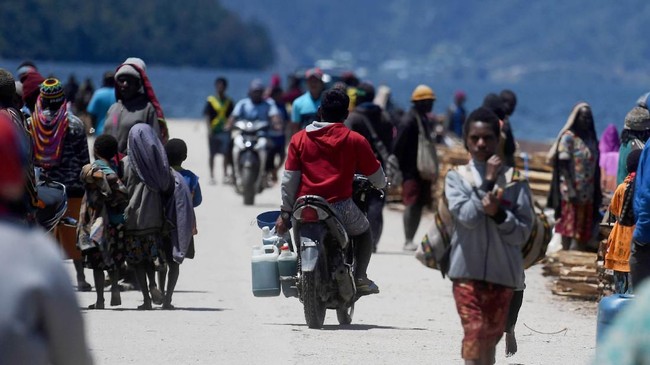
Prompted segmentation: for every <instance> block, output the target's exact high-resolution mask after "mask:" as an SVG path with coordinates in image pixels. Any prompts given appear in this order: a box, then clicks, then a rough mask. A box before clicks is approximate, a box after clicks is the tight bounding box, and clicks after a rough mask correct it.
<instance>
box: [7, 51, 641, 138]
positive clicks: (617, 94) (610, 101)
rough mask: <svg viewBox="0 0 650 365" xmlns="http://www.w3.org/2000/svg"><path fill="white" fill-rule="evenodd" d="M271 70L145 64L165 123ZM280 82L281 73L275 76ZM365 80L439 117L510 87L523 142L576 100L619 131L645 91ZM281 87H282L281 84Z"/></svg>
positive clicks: (531, 81)
mask: <svg viewBox="0 0 650 365" xmlns="http://www.w3.org/2000/svg"><path fill="white" fill-rule="evenodd" d="M36 63H37V65H38V67H39V71H40V72H41V74H43V76H46V77H47V76H49V75H54V76H56V77H58V78H60V79H61V80H62V81H63V82H66V81H67V79H68V77H69V76H70V75H71V74H74V75H75V76H76V78H77V80H78V82H79V83H81V81H83V80H84V79H85V78H90V79H91V80H92V81H93V84H94V86H95V87H99V86H100V84H101V76H102V74H103V73H104V72H105V71H107V70H114V69H115V68H116V66H117V64H84V63H69V62H45V61H42V62H36ZM18 64H19V61H17V60H0V67H3V68H5V69H7V70H9V71H11V72H15V70H16V67H17V65H18ZM273 72H274V71H240V70H218V69H199V68H192V67H165V66H157V65H148V68H147V73H148V75H149V77H150V79H151V82H152V84H153V87H154V89H155V91H156V94H157V96H158V99H159V100H160V103H161V104H162V107H163V110H164V111H165V115H166V116H167V117H168V118H196V119H198V118H201V113H202V110H203V107H204V105H205V101H206V97H207V95H209V94H210V93H213V92H214V87H213V84H214V80H215V78H216V77H217V76H225V77H226V78H228V80H229V91H228V93H229V94H230V95H231V97H233V98H234V99H236V100H238V99H240V98H243V97H245V96H246V90H247V87H248V84H249V82H250V81H251V80H252V79H253V78H262V79H263V80H264V81H265V82H269V80H270V77H271V74H272V73H273ZM280 74H281V75H282V77H283V82H284V81H285V76H286V72H282V73H280ZM364 79H365V80H369V81H371V82H373V83H374V84H375V85H379V84H386V85H388V86H390V87H391V89H392V93H393V100H394V102H395V103H396V104H397V105H399V106H402V107H405V108H407V107H408V106H409V96H410V93H411V91H412V90H413V88H414V87H415V86H416V85H418V84H420V83H424V84H428V85H430V86H431V87H432V88H433V89H434V90H435V91H436V94H437V96H438V99H437V102H436V104H435V106H434V112H435V113H444V111H445V109H446V107H447V105H449V103H451V100H452V95H453V93H454V91H455V90H456V89H463V90H464V91H465V92H466V93H467V96H468V101H467V109H468V111H471V110H472V109H473V108H475V107H477V106H479V105H480V104H481V102H482V100H483V97H484V95H485V94H487V93H489V92H499V91H500V90H502V89H504V88H510V89H512V90H513V91H515V93H516V94H517V96H518V99H519V101H518V105H517V110H516V111H515V114H514V115H513V117H512V123H513V129H514V133H515V137H516V138H521V139H526V140H539V141H542V140H548V139H552V138H554V137H555V136H556V134H557V132H558V131H559V129H560V128H561V127H562V126H563V125H564V123H565V122H566V118H567V117H568V115H569V113H570V112H571V109H572V107H573V106H574V105H575V104H576V103H577V102H579V101H586V102H588V103H590V104H591V106H592V108H593V111H594V118H595V121H596V127H597V130H598V132H599V134H600V132H602V131H603V130H604V129H605V127H606V126H607V125H608V124H609V123H614V124H616V126H617V127H618V129H619V132H620V130H621V129H622V127H623V119H624V117H625V115H626V114H627V112H628V111H629V110H630V109H631V108H632V107H633V106H634V103H635V101H636V99H637V98H638V97H639V96H640V95H641V94H643V93H644V92H646V91H648V90H649V89H650V87H648V86H647V83H646V82H644V80H638V81H629V80H628V81H626V82H623V81H622V80H618V79H616V78H615V77H606V76H603V75H595V74H589V73H584V74H580V73H572V74H551V73H548V74H537V75H528V76H526V77H521V78H519V79H518V80H517V81H509V82H499V81H495V80H494V78H492V79H490V78H489V77H485V76H481V77H478V76H462V75H461V76H458V75H456V76H455V77H447V76H445V75H425V76H416V75H405V74H403V73H402V74H400V73H398V72H387V71H384V72H382V71H368V75H367V77H365V78H364ZM283 86H286V85H283Z"/></svg>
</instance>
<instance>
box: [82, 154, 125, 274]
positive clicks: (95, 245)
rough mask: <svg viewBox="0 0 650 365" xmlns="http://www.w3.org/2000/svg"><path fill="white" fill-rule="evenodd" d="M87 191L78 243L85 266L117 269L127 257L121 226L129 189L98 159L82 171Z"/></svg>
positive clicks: (107, 165) (108, 166)
mask: <svg viewBox="0 0 650 365" xmlns="http://www.w3.org/2000/svg"><path fill="white" fill-rule="evenodd" d="M81 180H82V181H83V182H84V185H85V189H86V193H85V194H84V197H83V199H82V204H81V211H80V213H79V226H78V229H77V238H78V239H77V245H78V246H80V248H81V249H82V255H83V263H84V266H85V267H87V268H90V269H97V270H109V271H110V270H114V269H116V268H118V267H119V266H120V265H121V264H122V263H123V262H124V258H125V252H124V240H123V230H122V226H123V223H124V208H125V206H126V202H127V199H128V198H127V191H126V187H125V186H124V184H123V183H122V181H121V180H120V179H119V178H118V177H117V174H116V173H115V170H114V168H113V167H111V166H110V165H109V164H108V163H106V162H105V161H102V160H96V161H95V162H93V163H92V164H89V165H86V166H84V167H83V168H82V170H81Z"/></svg>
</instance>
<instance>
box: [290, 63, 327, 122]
mask: <svg viewBox="0 0 650 365" xmlns="http://www.w3.org/2000/svg"><path fill="white" fill-rule="evenodd" d="M305 79H306V80H307V91H306V92H305V93H304V94H302V95H301V96H300V97H298V98H297V99H296V100H294V101H293V104H292V105H291V132H292V134H293V133H296V132H298V131H299V130H301V129H303V128H304V127H306V126H307V125H308V124H309V123H311V122H313V121H315V120H318V117H317V112H318V107H320V102H321V95H322V94H323V90H325V83H324V82H323V71H321V69H320V68H318V67H315V68H310V69H309V70H307V72H305Z"/></svg>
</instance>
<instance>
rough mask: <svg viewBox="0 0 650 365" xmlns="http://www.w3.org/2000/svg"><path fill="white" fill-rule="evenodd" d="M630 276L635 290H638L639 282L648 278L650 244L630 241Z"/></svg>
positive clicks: (649, 273)
mask: <svg viewBox="0 0 650 365" xmlns="http://www.w3.org/2000/svg"><path fill="white" fill-rule="evenodd" d="M630 276H631V279H632V285H633V286H634V287H635V288H638V287H639V285H640V284H641V282H643V281H644V280H645V279H646V278H648V277H650V244H647V243H643V242H639V241H637V240H632V253H631V254H630Z"/></svg>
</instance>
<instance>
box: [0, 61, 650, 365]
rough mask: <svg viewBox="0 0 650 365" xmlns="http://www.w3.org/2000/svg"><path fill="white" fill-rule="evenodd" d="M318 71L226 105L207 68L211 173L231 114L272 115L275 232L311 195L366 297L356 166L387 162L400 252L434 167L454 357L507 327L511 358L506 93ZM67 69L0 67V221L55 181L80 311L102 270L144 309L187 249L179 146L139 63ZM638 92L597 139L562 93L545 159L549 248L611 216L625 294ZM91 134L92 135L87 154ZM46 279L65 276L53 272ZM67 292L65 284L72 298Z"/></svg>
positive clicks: (516, 178) (30, 209)
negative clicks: (397, 201) (442, 163)
mask: <svg viewBox="0 0 650 365" xmlns="http://www.w3.org/2000/svg"><path fill="white" fill-rule="evenodd" d="M325 79H326V78H325V75H324V73H323V72H322V71H321V70H320V69H318V68H313V69H309V70H307V71H306V73H305V74H304V77H303V78H302V80H304V85H305V87H306V90H304V91H303V90H302V84H301V78H296V77H292V78H290V82H289V88H288V89H287V90H283V88H282V86H281V81H280V79H279V77H277V76H274V77H273V78H272V79H271V82H270V83H269V85H265V83H264V82H263V81H262V80H260V79H255V80H252V81H251V82H250V85H249V89H248V95H247V97H246V98H243V99H241V100H239V101H234V100H233V99H232V98H231V97H230V96H228V94H227V90H228V80H227V79H226V78H224V77H218V78H217V79H216V80H215V83H214V86H215V93H214V95H210V96H208V97H207V100H206V103H205V107H204V109H203V115H204V117H205V122H206V123H207V127H208V128H207V130H208V138H207V141H208V150H209V154H208V156H209V161H208V166H209V173H210V179H209V182H210V184H211V185H212V184H217V172H218V171H219V170H220V169H216V171H215V157H216V156H217V155H221V156H223V159H222V161H223V166H222V169H221V171H222V183H224V184H234V183H236V182H237V180H238V179H239V178H240V177H239V176H237V175H238V174H237V169H236V168H235V167H234V166H233V156H232V150H233V140H232V129H233V125H234V123H235V121H237V120H239V119H246V120H265V121H268V122H269V127H268V131H267V135H268V137H269V141H270V143H269V149H268V153H269V156H270V157H269V159H268V161H267V165H266V174H267V176H266V182H265V183H266V184H268V185H273V184H275V183H278V182H280V183H281V189H280V190H281V194H282V196H281V199H282V205H281V210H282V214H281V215H280V216H279V217H278V220H277V222H276V228H277V230H278V233H283V231H284V230H286V229H287V227H288V226H289V222H288V220H289V219H290V218H289V217H290V212H291V209H292V207H293V203H294V202H295V200H296V198H297V197H298V196H300V195H304V194H315V195H320V196H323V197H325V198H326V199H327V200H328V201H329V203H330V204H331V205H332V206H333V207H334V209H335V210H336V211H337V212H338V213H339V214H340V216H341V219H342V221H343V223H344V225H345V227H346V230H347V231H348V234H349V235H350V236H351V237H354V239H355V242H356V246H355V249H356V255H357V260H358V261H357V271H356V275H357V277H356V278H355V279H356V286H357V290H359V292H361V293H362V294H376V293H379V285H378V284H377V283H375V282H374V281H373V280H371V279H369V278H368V272H367V271H368V270H367V269H368V267H369V264H370V261H371V256H372V253H373V252H375V251H376V250H377V247H378V244H379V242H380V238H381V234H382V230H383V226H384V220H383V209H384V206H385V198H384V196H383V195H381V194H377V195H373V196H369V197H368V213H367V215H364V214H363V213H361V212H360V210H359V209H358V208H357V207H356V206H355V204H354V203H353V202H352V199H351V194H352V193H351V187H352V179H353V175H354V173H355V172H362V173H364V174H365V175H367V176H368V177H369V179H370V181H371V182H372V183H373V184H374V185H376V186H377V187H378V188H383V187H384V186H385V184H386V178H387V176H388V177H389V178H391V177H392V175H390V174H389V175H387V174H386V172H387V171H389V170H390V167H389V166H387V165H388V163H389V160H390V159H391V158H392V157H395V159H396V161H398V164H399V173H400V174H399V175H400V177H401V181H399V182H397V183H398V184H399V185H400V186H399V187H400V190H401V194H402V195H401V198H402V203H403V205H404V208H405V209H404V213H403V232H404V245H403V248H404V250H406V251H414V250H415V249H416V248H417V244H416V243H414V240H415V234H416V231H417V229H418V226H419V225H420V222H421V219H422V217H423V211H424V210H425V209H427V208H428V209H432V207H433V200H434V199H433V192H434V189H435V186H436V181H437V180H438V179H444V190H443V192H442V198H441V199H442V200H443V201H444V204H446V205H447V207H448V208H449V211H450V213H451V215H452V217H453V219H454V222H455V228H454V231H453V234H452V237H451V250H450V252H449V272H448V276H449V277H450V278H451V280H452V281H453V297H454V300H455V302H456V307H457V311H458V314H459V317H460V322H461V324H462V328H463V331H464V338H463V342H462V357H463V359H465V361H466V363H467V364H491V363H494V359H495V348H496V345H497V343H498V342H499V341H500V339H501V337H502V336H503V334H504V333H505V335H506V353H507V354H508V355H512V354H514V353H515V352H516V351H517V342H516V338H515V324H516V321H517V316H518V312H519V309H520V307H521V305H522V303H523V295H524V288H525V274H524V267H523V261H522V254H521V247H522V246H523V245H524V243H525V242H526V241H527V240H528V237H529V235H530V233H531V229H532V226H533V220H534V211H533V206H532V201H533V200H532V196H531V192H530V188H529V186H528V183H527V181H526V180H525V179H524V178H522V177H521V174H519V173H518V172H517V171H516V167H515V156H516V151H517V143H516V141H515V138H514V133H513V129H514V128H513V123H512V120H511V116H512V114H513V113H514V111H515V109H516V105H517V97H516V95H515V93H514V92H512V91H511V90H503V91H501V92H500V93H489V94H487V95H486V96H485V97H484V99H483V102H482V105H481V106H480V107H478V108H476V109H475V110H473V111H470V112H468V111H467V110H466V109H465V106H464V103H465V101H466V99H467V96H466V95H465V93H464V92H462V91H457V92H456V93H455V94H454V102H453V104H452V105H450V106H449V108H448V109H447V110H446V114H444V115H434V114H433V113H432V111H433V107H434V104H435V102H436V99H437V95H436V93H435V91H434V90H433V89H432V88H431V87H430V86H427V85H418V86H417V87H415V88H414V89H413V92H412V94H411V98H410V101H411V105H410V108H409V109H408V110H405V111H404V110H399V109H398V108H395V107H394V106H393V105H392V102H391V100H390V89H389V88H387V87H386V86H381V87H377V88H376V87H375V86H374V85H373V83H372V82H370V81H367V80H359V79H357V78H356V77H354V75H352V74H346V75H345V77H342V78H341V80H340V81H338V82H336V83H334V84H331V85H330V84H328V83H326V81H325ZM73 81H74V80H69V81H68V84H67V85H65V86H64V85H63V84H62V83H61V81H60V80H59V79H57V78H55V77H48V78H45V77H43V76H42V75H41V74H40V73H39V71H38V69H37V67H36V65H34V64H33V63H31V62H25V63H23V64H21V65H20V67H19V68H18V70H17V79H16V80H14V78H13V75H12V74H11V73H10V72H8V71H6V70H0V139H8V141H9V142H7V143H6V144H5V143H3V144H0V148H9V147H7V146H11V143H14V144H16V145H17V146H18V147H16V148H17V150H18V151H20V156H18V157H16V161H15V162H16V163H18V162H20V164H19V165H17V166H13V165H11V164H9V165H10V166H9V167H12V168H15V169H16V171H20V173H14V174H7V175H6V176H5V175H2V176H3V179H2V181H0V214H2V216H3V217H4V218H6V219H3V221H2V226H3V227H4V228H3V230H6V231H7V232H13V231H12V230H20V229H26V228H21V226H25V227H29V226H30V225H35V224H37V221H38V220H37V217H36V216H37V212H38V209H39V208H40V205H39V204H42V202H41V200H40V199H39V191H38V190H39V189H38V188H39V184H41V183H42V182H43V181H57V182H59V183H61V184H63V185H64V186H65V187H66V193H67V212H66V216H69V217H72V218H74V219H76V220H77V227H75V228H73V227H66V226H64V225H58V226H56V227H55V228H54V232H53V233H54V237H55V238H56V240H57V241H58V242H59V243H60V245H61V246H62V247H63V248H64V251H65V253H66V255H67V256H68V257H69V258H71V259H72V260H73V262H74V266H75V271H76V274H77V284H78V285H77V287H78V290H83V291H90V290H92V287H93V286H94V288H95V291H96V300H95V302H94V303H92V304H90V305H88V306H87V308H88V309H104V308H105V306H106V305H105V299H104V290H105V288H106V287H107V283H106V282H107V281H108V285H110V293H111V298H110V305H111V306H119V305H121V296H120V291H121V290H122V289H124V287H123V286H124V285H123V284H121V283H120V280H122V279H124V280H125V281H124V282H126V283H131V284H132V285H133V286H134V287H135V288H137V289H139V290H140V291H141V293H142V297H143V303H142V305H140V306H138V309H140V310H151V309H152V308H153V304H156V305H161V306H162V308H163V309H168V310H171V309H174V306H173V305H172V296H173V293H174V290H175V286H176V283H177V280H178V277H179V271H180V270H179V266H180V264H181V263H182V262H183V260H184V259H185V258H192V257H193V256H194V246H193V236H194V235H195V234H196V232H197V227H196V219H195V217H194V210H193V208H194V207H196V206H198V205H199V204H201V201H202V194H201V187H200V185H199V182H198V181H199V178H198V176H197V175H196V174H194V173H193V172H192V171H189V170H186V169H184V168H183V167H182V164H183V161H184V160H185V159H186V158H187V154H188V147H187V144H186V143H185V142H184V141H182V140H180V139H174V138H170V135H169V131H168V129H167V124H166V120H165V116H164V113H163V110H162V107H161V105H160V103H159V102H158V99H157V98H156V94H155V92H154V89H153V87H152V84H151V82H150V81H149V78H148V76H147V72H146V64H145V62H144V61H143V60H141V59H139V58H128V59H126V60H125V61H124V62H123V63H122V64H120V65H119V66H118V67H117V68H116V70H115V71H114V72H113V71H110V72H106V73H105V74H104V75H103V81H102V86H101V87H100V88H98V89H97V90H94V91H92V92H88V91H87V90H88V86H86V87H78V86H75V82H73ZM86 84H89V83H88V82H87V83H86ZM82 90H86V91H85V92H82ZM71 95H74V97H71ZM647 98H648V94H646V95H644V96H642V97H641V98H640V99H639V100H638V101H637V103H636V105H635V106H634V108H632V110H631V111H630V112H629V113H628V115H627V116H626V118H625V123H624V128H623V132H622V133H621V135H620V137H619V135H618V132H617V128H616V126H615V125H610V126H608V127H607V129H606V130H605V131H604V133H603V135H602V136H601V138H600V141H599V139H598V135H597V133H596V129H595V124H594V117H593V114H592V112H591V107H590V105H589V104H587V103H584V102H581V103H578V104H576V105H575V107H574V108H573V110H572V111H571V113H570V115H569V118H568V120H567V122H566V125H565V126H564V127H563V128H562V129H561V131H560V133H559V134H558V137H557V138H556V140H555V141H554V143H553V145H552V147H551V149H550V150H549V153H548V160H549V163H550V164H551V165H552V166H553V179H552V182H551V187H550V188H551V189H550V194H549V197H548V206H549V207H550V208H553V209H554V211H555V218H556V224H555V231H556V232H557V233H559V234H560V235H561V236H562V247H563V248H564V249H566V250H569V249H576V250H590V249H592V246H593V242H594V241H595V240H596V237H597V233H598V226H599V223H600V222H601V219H602V218H601V216H602V212H604V211H607V212H608V214H607V218H605V219H609V220H611V221H612V222H614V221H615V224H614V228H613V230H612V233H611V235H610V237H609V240H608V244H607V248H606V257H605V267H607V268H609V269H612V270H613V272H614V278H615V287H616V291H617V292H619V293H632V292H633V287H637V286H638V284H639V283H640V282H641V281H642V280H643V279H644V278H645V277H647V276H650V270H648V268H647V267H648V265H647V261H648V260H649V259H650V249H648V247H650V245H648V244H647V242H650V234H649V233H648V230H649V229H650V223H649V222H650V218H648V217H649V216H650V215H649V214H650V211H649V208H648V207H649V206H650V205H649V204H647V202H646V200H647V199H649V198H650V195H648V189H647V188H646V184H645V183H644V182H645V181H646V180H647V179H648V177H647V175H648V171H646V170H647V169H644V168H645V162H646V161H648V157H647V153H648V152H646V150H647V149H646V148H644V145H645V142H646V141H647V139H648V137H650V133H649V132H648V131H649V130H650V112H649V111H648V104H647ZM80 100H81V102H80ZM75 114H83V115H85V116H86V117H85V118H83V119H82V118H79V117H77V116H76V115H75ZM515 126H516V125H515ZM12 133H13V134H12ZM90 135H94V136H95V137H94V138H93V140H94V143H93V146H92V148H91V151H89V149H88V138H89V137H88V136H90ZM11 138H14V140H11ZM449 138H453V139H456V140H459V141H462V143H463V144H464V146H465V148H466V149H467V150H468V152H469V154H470V156H471V158H470V161H469V163H468V164H467V165H464V166H458V167H456V168H454V169H452V170H450V171H440V170H439V168H438V165H437V155H436V148H435V144H436V143H447V142H446V141H447V140H448V139H449ZM11 141H13V142H11ZM13 153H14V154H15V153H16V152H15V151H13ZM423 155H424V156H423ZM285 160H286V161H285ZM281 170H283V175H282V176H279V172H280V171H281ZM0 173H2V172H0ZM603 197H604V198H605V199H604V200H605V201H606V202H608V201H611V204H609V207H603V206H602V203H603ZM5 226H6V227H5ZM17 232H18V231H17ZM17 234H18V233H17ZM34 234H35V235H36V233H34ZM10 236H11V235H10ZM12 237H13V236H12ZM46 239H47V238H45V237H42V238H38V239H36V241H39V240H46ZM46 253H47V252H46ZM44 255H45V254H44ZM45 256H47V255H45ZM45 256H44V257H42V258H41V259H42V260H49V261H50V262H52V260H55V257H56V255H55V254H54V253H52V254H51V255H49V256H48V257H45ZM4 266H5V265H2V267H0V270H2V269H6V267H4ZM84 268H87V269H91V270H92V273H93V284H94V285H91V284H89V283H88V282H87V281H86V279H85V275H84ZM57 270H58V269H57ZM156 273H157V274H158V275H157V277H156ZM55 276H56V277H57V278H59V279H57V280H61V278H60V276H61V275H60V273H57V274H56V275H55ZM68 289H70V288H68ZM68 289H66V291H64V294H62V295H68V296H69V301H70V303H76V302H75V299H74V295H73V294H70V290H68ZM8 292H10V293H11V291H10V290H9V289H8ZM65 293H67V294H65ZM74 306H76V304H74ZM70 316H72V317H74V318H73V319H71V320H70V323H73V324H74V323H75V321H78V322H79V323H80V318H78V313H77V314H74V313H71V314H70ZM79 326H80V327H81V325H79ZM81 328H82V327H81ZM78 355H79V354H78ZM82 355H83V354H82ZM34 356H40V355H39V354H34ZM80 356H81V355H80ZM75 363H77V362H75ZM78 363H83V361H81V362H78Z"/></svg>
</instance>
